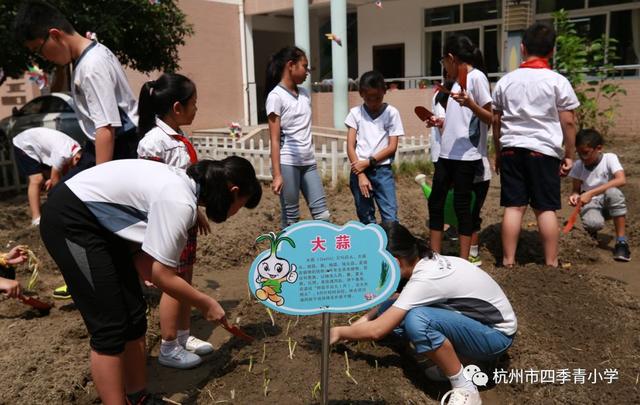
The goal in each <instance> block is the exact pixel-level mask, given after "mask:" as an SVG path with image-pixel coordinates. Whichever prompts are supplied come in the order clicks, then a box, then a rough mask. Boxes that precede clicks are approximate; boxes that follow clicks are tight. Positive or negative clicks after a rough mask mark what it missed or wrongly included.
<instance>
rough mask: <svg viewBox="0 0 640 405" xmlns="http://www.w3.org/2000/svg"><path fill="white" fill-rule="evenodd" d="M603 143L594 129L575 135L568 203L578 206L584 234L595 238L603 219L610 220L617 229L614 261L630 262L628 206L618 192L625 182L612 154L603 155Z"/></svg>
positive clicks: (619, 165) (618, 164)
mask: <svg viewBox="0 0 640 405" xmlns="http://www.w3.org/2000/svg"><path fill="white" fill-rule="evenodd" d="M603 144H604V140H603V139H602V135H600V134H599V133H598V131H596V130H594V129H583V130H581V131H580V132H578V135H577V136H576V149H577V151H578V156H580V160H578V161H577V162H576V164H575V166H574V167H573V168H572V169H571V172H569V177H571V178H572V179H573V193H572V194H571V196H570V197H569V204H571V205H573V206H576V205H578V204H579V205H581V209H580V218H581V219H582V224H583V225H584V227H585V229H586V231H587V232H589V233H590V234H591V235H592V236H593V237H597V232H598V231H599V230H600V229H602V228H603V227H604V221H605V218H609V217H610V218H612V219H613V224H614V226H615V228H616V244H615V247H614V249H613V258H614V259H615V260H618V261H625V262H628V261H630V260H631V251H630V249H629V243H628V242H627V237H626V236H625V222H626V214H627V206H626V204H625V198H624V194H622V191H620V189H619V187H622V186H624V185H625V183H626V178H625V175H624V170H623V169H622V165H621V164H620V161H619V160H618V156H616V155H615V153H602V145H603Z"/></svg>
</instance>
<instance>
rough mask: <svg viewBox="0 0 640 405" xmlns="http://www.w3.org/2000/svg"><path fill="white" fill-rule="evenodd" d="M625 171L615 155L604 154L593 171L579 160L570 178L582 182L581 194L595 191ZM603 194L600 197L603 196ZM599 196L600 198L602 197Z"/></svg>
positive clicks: (572, 169) (570, 173)
mask: <svg viewBox="0 0 640 405" xmlns="http://www.w3.org/2000/svg"><path fill="white" fill-rule="evenodd" d="M621 170H623V169H622V165H621V164H620V160H618V156H616V154H615V153H603V154H602V159H601V160H600V163H598V165H597V166H596V167H594V168H593V170H589V169H587V168H586V167H584V163H583V162H582V160H578V161H577V162H576V164H575V165H574V166H573V167H572V168H571V171H570V172H569V177H571V178H574V179H578V180H580V181H582V185H581V186H580V192H582V193H584V192H585V191H589V190H593V189H594V188H596V187H599V186H601V185H603V184H605V183H608V182H610V181H611V180H613V178H614V175H615V174H616V172H619V171H621ZM603 195H604V194H601V195H600V196H603ZM600 196H598V197H600Z"/></svg>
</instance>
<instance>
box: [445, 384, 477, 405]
mask: <svg viewBox="0 0 640 405" xmlns="http://www.w3.org/2000/svg"><path fill="white" fill-rule="evenodd" d="M447 396H449V402H447V404H448V405H482V399H481V398H480V393H479V392H478V391H468V390H463V389H461V388H456V389H453V390H451V391H449V392H447V393H446V394H444V396H443V397H442V400H441V401H440V405H444V404H445V402H444V401H445V400H446V399H447Z"/></svg>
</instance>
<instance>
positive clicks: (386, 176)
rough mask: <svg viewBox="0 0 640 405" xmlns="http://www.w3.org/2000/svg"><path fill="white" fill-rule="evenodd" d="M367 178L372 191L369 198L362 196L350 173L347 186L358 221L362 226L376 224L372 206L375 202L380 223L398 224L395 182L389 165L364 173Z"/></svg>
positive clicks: (374, 211)
mask: <svg viewBox="0 0 640 405" xmlns="http://www.w3.org/2000/svg"><path fill="white" fill-rule="evenodd" d="M365 174H366V175H367V178H368V179H369V181H370V182H371V187H372V188H373V190H371V192H370V196H371V197H370V198H366V197H365V196H363V195H362V192H361V191H360V187H358V176H357V175H355V174H353V173H351V177H350V181H349V185H350V186H351V193H352V194H353V199H354V200H355V203H356V213H357V214H358V219H359V220H360V222H362V223H363V224H375V223H376V208H375V206H374V205H373V201H374V200H375V202H376V204H378V209H379V210H380V217H381V218H382V221H383V222H385V221H392V222H398V202H397V200H396V182H395V180H394V178H393V171H392V170H391V165H382V166H376V167H374V168H372V169H368V170H366V171H365Z"/></svg>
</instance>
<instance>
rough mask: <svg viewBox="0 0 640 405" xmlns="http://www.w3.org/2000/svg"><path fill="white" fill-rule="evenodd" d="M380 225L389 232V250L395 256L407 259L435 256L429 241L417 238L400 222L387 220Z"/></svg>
mask: <svg viewBox="0 0 640 405" xmlns="http://www.w3.org/2000/svg"><path fill="white" fill-rule="evenodd" d="M380 226H382V229H384V231H385V232H386V234H387V250H388V251H389V252H390V253H391V254H392V255H393V256H394V257H398V258H403V259H407V260H415V259H422V258H425V257H426V258H428V259H431V258H433V251H432V250H431V248H430V247H429V245H428V244H427V241H425V240H424V239H420V238H416V237H415V236H413V235H412V234H411V232H409V230H408V229H407V228H405V227H404V226H402V225H400V224H399V223H398V222H393V221H385V222H383V223H382V224H380Z"/></svg>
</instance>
